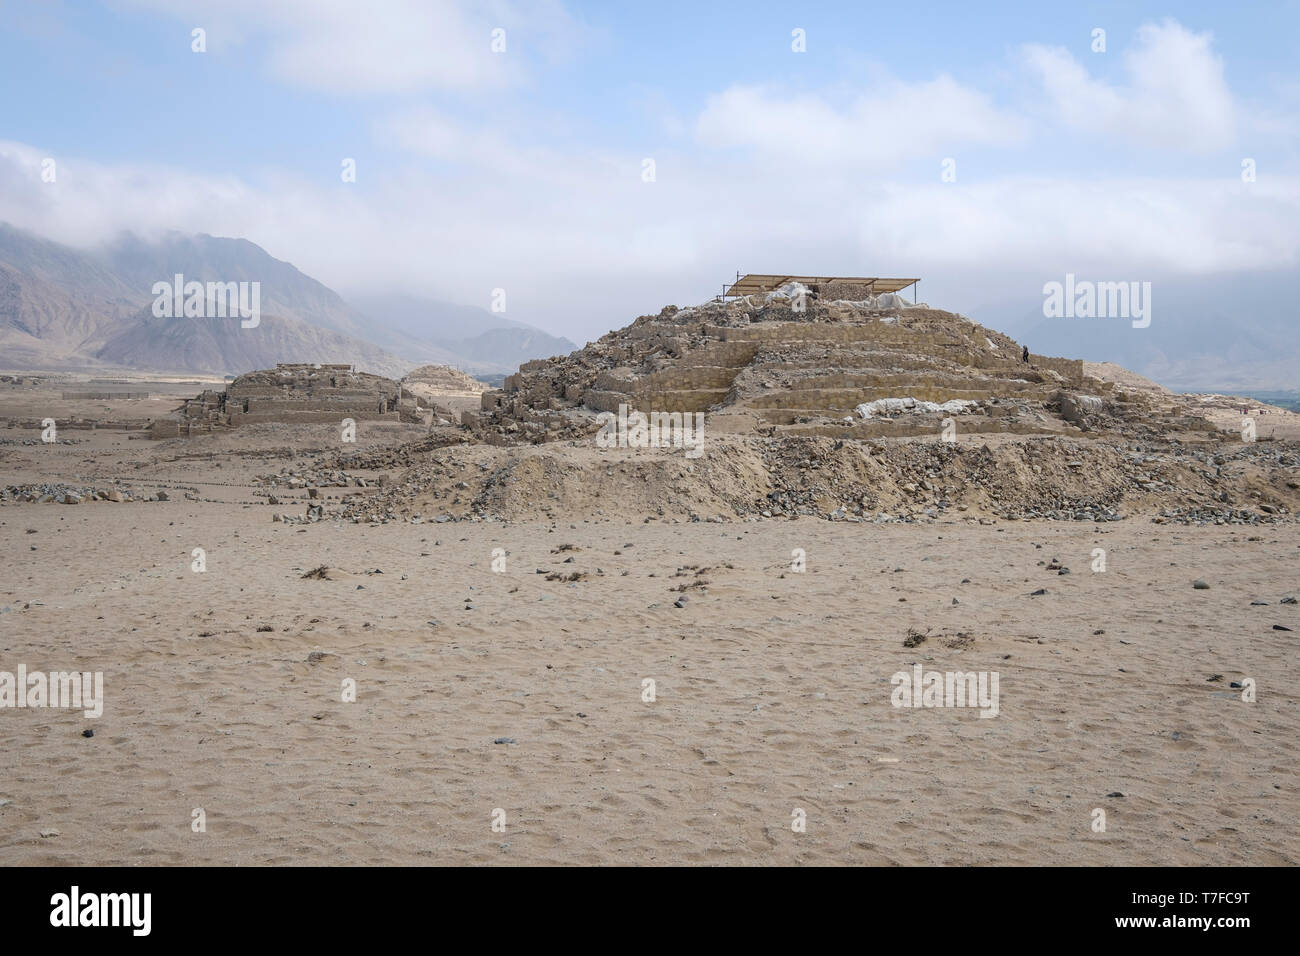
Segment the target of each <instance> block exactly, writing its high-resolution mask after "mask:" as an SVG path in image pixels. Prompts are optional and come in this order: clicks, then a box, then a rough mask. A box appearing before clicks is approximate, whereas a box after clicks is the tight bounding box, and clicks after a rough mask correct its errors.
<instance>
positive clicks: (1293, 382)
mask: <svg viewBox="0 0 1300 956" xmlns="http://www.w3.org/2000/svg"><path fill="white" fill-rule="evenodd" d="M1054 278H1055V279H1056V280H1057V281H1060V280H1061V279H1062V278H1063V277H1054ZM1079 278H1089V279H1091V278H1094V277H1091V276H1087V277H1084V276H1080V277H1079ZM1036 291H1037V290H1036ZM970 314H971V316H972V317H973V318H975V319H977V320H978V321H980V322H981V323H983V324H985V325H988V326H990V327H992V328H997V329H1002V330H1004V331H1006V332H1007V334H1009V335H1012V336H1013V337H1015V338H1016V339H1017V340H1019V341H1020V342H1023V343H1025V344H1026V345H1028V346H1029V347H1030V349H1032V350H1033V351H1034V352H1037V353H1039V354H1040V355H1064V356H1068V357H1070V358H1082V359H1087V360H1089V361H1093V362H1115V363H1118V364H1119V365H1122V366H1124V367H1125V368H1127V369H1130V370H1132V371H1134V372H1137V373H1138V374H1139V375H1143V376H1145V377H1146V378H1149V379H1151V380H1153V381H1156V382H1159V383H1160V384H1161V385H1164V386H1165V387H1167V388H1172V389H1175V390H1177V391H1188V392H1190V391H1195V392H1207V391H1214V392H1225V393H1238V394H1239V393H1242V392H1258V391H1296V390H1300V337H1298V336H1297V332H1300V275H1298V274H1296V273H1295V272H1284V273H1283V272H1275V273H1256V274H1252V275H1230V276H1228V275H1225V276H1187V277H1178V278H1168V279H1163V280H1160V279H1157V280H1153V281H1152V285H1151V324H1150V325H1149V326H1148V327H1147V328H1133V325H1132V321H1131V320H1129V319H1124V318H1045V317H1044V316H1043V311H1042V297H1041V296H1038V297H1037V299H1036V301H1035V299H1033V298H1031V297H1029V296H1027V297H1026V299H1025V300H1024V301H1023V302H1021V303H1016V304H1014V305H1010V306H1003V307H1001V308H986V309H980V310H976V311H973V312H971V313H970Z"/></svg>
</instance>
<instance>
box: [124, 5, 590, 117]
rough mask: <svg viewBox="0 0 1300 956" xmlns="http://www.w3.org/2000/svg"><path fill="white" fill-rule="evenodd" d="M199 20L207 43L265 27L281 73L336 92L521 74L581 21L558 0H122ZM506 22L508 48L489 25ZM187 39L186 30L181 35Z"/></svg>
mask: <svg viewBox="0 0 1300 956" xmlns="http://www.w3.org/2000/svg"><path fill="white" fill-rule="evenodd" d="M125 2H127V3H128V4H129V5H133V6H137V7H145V8H148V9H151V10H153V11H156V12H158V13H160V14H163V15H166V16H169V17H172V18H174V19H177V20H180V21H182V22H183V23H185V24H186V25H187V26H202V27H203V28H204V29H206V30H207V33H208V46H209V50H210V51H211V52H214V53H219V52H220V51H222V50H223V49H224V48H225V47H226V46H228V45H232V44H236V43H242V42H245V41H247V40H248V39H249V38H250V37H252V36H265V37H266V39H267V46H268V58H269V65H270V67H271V70H272V72H273V73H274V74H275V75H277V76H278V77H280V78H281V79H283V80H285V81H287V82H289V83H292V84H295V85H298V86H304V87H309V88H312V89H319V90H325V91H328V92H332V93H342V94H354V93H393V94H403V93H413V92H423V91H437V90H453V91H464V90H469V89H478V88H491V87H500V86H505V85H509V84H513V83H518V82H520V81H521V79H522V78H523V77H524V76H525V73H526V71H525V68H524V63H525V59H526V58H539V57H540V58H548V57H552V56H562V55H564V54H565V53H566V51H568V50H570V49H571V48H572V47H573V46H574V45H576V44H578V43H580V42H582V39H583V37H584V36H585V35H586V32H585V29H584V28H583V27H582V26H581V25H580V24H579V23H578V22H577V21H575V20H573V19H572V18H571V17H570V16H569V15H568V14H567V13H566V12H565V10H564V8H563V7H562V6H561V5H560V4H559V3H558V2H555V0H547V2H536V3H534V2H530V3H524V2H517V0H479V2H466V0H366V2H365V3H357V2H355V0H125ZM497 28H501V29H503V30H505V43H506V48H505V52H504V53H494V52H492V48H491V44H492V31H493V30H494V29H497ZM186 42H187V43H188V39H186Z"/></svg>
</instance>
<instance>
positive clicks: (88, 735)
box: [81, 727, 95, 737]
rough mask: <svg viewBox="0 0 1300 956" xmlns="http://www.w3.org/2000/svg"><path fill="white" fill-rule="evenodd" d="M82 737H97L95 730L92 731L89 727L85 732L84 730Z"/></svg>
mask: <svg viewBox="0 0 1300 956" xmlns="http://www.w3.org/2000/svg"><path fill="white" fill-rule="evenodd" d="M81 736H83V737H93V736H95V732H94V731H93V730H91V729H90V728H89V727H87V728H86V729H85V730H83V731H82V732H81Z"/></svg>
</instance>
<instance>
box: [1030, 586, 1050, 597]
mask: <svg viewBox="0 0 1300 956" xmlns="http://www.w3.org/2000/svg"><path fill="white" fill-rule="evenodd" d="M1046 593H1047V588H1039V589H1038V590H1037V591H1031V592H1030V594H1029V596H1030V597H1038V596H1039V595H1042V594H1046Z"/></svg>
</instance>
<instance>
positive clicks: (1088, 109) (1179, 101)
mask: <svg viewBox="0 0 1300 956" xmlns="http://www.w3.org/2000/svg"><path fill="white" fill-rule="evenodd" d="M1023 52H1024V57H1025V62H1026V63H1027V64H1028V66H1029V68H1030V70H1031V71H1032V72H1033V73H1034V74H1036V77H1037V79H1038V81H1039V82H1040V83H1041V84H1042V87H1043V91H1044V93H1045V94H1046V96H1047V100H1048V104H1049V109H1050V110H1051V113H1052V114H1053V116H1054V117H1055V118H1056V119H1058V120H1059V121H1060V122H1061V123H1062V124H1064V125H1065V126H1068V127H1072V128H1074V129H1078V130H1080V131H1083V132H1086V133H1091V134H1095V135H1099V136H1106V137H1112V138H1114V139H1116V140H1118V141H1119V144H1121V145H1122V144H1126V143H1138V144H1142V145H1145V146H1154V147H1159V148H1169V149H1180V150H1191V151H1212V150H1216V149H1221V148H1226V147H1228V146H1231V145H1232V143H1233V141H1234V138H1235V135H1236V126H1237V117H1236V108H1235V106H1234V103H1233V98H1232V94H1231V92H1230V91H1229V89H1228V85H1227V82H1226V80H1225V79H1224V75H1223V60H1222V58H1221V57H1219V56H1218V55H1217V54H1216V53H1215V52H1214V50H1213V37H1212V36H1211V35H1210V34H1209V33H1193V32H1191V31H1190V30H1188V29H1186V28H1185V27H1183V26H1181V25H1180V24H1178V23H1176V22H1174V21H1172V20H1166V21H1164V22H1163V23H1160V24H1147V25H1145V26H1143V27H1142V28H1141V29H1139V30H1138V34H1137V41H1136V45H1135V46H1133V47H1131V48H1129V49H1127V50H1125V52H1124V54H1123V61H1122V62H1123V66H1124V70H1125V72H1126V74H1127V78H1128V83H1127V84H1126V85H1124V86H1115V85H1111V84H1109V83H1107V82H1105V81H1103V80H1100V79H1096V78H1094V77H1093V76H1092V75H1091V74H1090V73H1089V71H1088V69H1087V67H1085V66H1084V65H1083V64H1082V63H1080V62H1079V61H1078V60H1076V59H1075V58H1074V56H1073V55H1071V54H1070V53H1069V52H1068V51H1067V50H1065V49H1063V48H1060V47H1047V46H1042V45H1039V44H1030V45H1028V46H1026V47H1025V48H1024V51H1023ZM1103 55H1109V54H1103Z"/></svg>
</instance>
